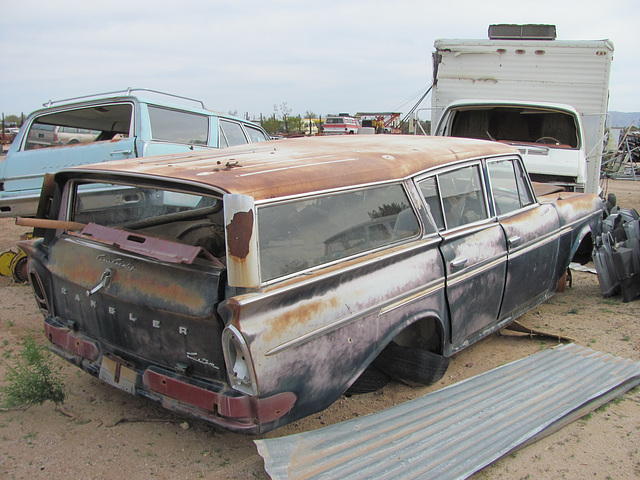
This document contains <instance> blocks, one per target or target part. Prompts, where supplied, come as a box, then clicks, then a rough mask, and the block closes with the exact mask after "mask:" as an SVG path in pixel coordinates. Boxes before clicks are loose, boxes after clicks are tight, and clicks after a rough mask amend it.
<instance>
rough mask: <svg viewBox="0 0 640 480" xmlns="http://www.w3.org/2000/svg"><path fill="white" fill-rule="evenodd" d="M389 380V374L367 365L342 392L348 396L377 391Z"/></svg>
mask: <svg viewBox="0 0 640 480" xmlns="http://www.w3.org/2000/svg"><path fill="white" fill-rule="evenodd" d="M390 381H391V377H389V375H387V374H386V373H384V372H383V371H381V370H379V369H378V368H376V367H374V366H371V365H369V366H368V367H367V368H366V369H365V371H364V372H362V373H361V374H360V376H359V377H358V378H357V379H356V381H355V382H353V384H352V385H351V386H350V387H349V388H348V389H347V391H346V392H345V393H344V394H345V395H346V396H348V397H350V396H351V395H360V394H363V393H371V392H377V391H378V390H380V389H381V388H382V387H384V386H385V385H387V384H388V383H389V382H390Z"/></svg>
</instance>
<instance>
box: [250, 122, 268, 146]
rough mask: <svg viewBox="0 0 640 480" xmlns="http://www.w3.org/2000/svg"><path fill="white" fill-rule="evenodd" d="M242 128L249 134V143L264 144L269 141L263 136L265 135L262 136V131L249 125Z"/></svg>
mask: <svg viewBox="0 0 640 480" xmlns="http://www.w3.org/2000/svg"><path fill="white" fill-rule="evenodd" d="M244 128H245V129H246V130H247V133H248V134H249V140H250V141H251V143H255V142H264V141H267V140H269V139H268V138H267V137H266V136H265V134H264V132H263V131H262V130H259V129H257V128H253V127H250V126H249V125H245V126H244Z"/></svg>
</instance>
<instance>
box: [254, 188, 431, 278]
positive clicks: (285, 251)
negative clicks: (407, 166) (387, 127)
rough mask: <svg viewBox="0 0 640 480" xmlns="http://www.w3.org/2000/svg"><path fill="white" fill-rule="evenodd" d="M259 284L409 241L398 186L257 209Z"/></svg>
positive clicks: (414, 227) (411, 232)
mask: <svg viewBox="0 0 640 480" xmlns="http://www.w3.org/2000/svg"><path fill="white" fill-rule="evenodd" d="M257 218H258V239H259V247H258V248H259V251H260V252H259V256H260V269H261V276H262V280H263V281H268V280H272V279H274V278H277V277H281V276H284V275H289V274H292V273H295V272H299V271H302V270H305V269H308V268H311V267H314V266H317V265H321V264H324V263H328V262H332V261H335V260H337V259H340V258H344V257H349V256H352V255H356V254H360V253H363V252H366V251H369V250H374V249H377V248H380V247H382V246H384V245H388V244H392V243H395V242H397V241H400V240H403V239H406V238H410V237H414V236H416V235H417V234H418V232H419V224H418V220H417V218H416V215H415V213H414V211H413V209H412V208H411V206H410V203H409V200H408V199H407V196H406V194H405V192H404V189H403V188H402V186H401V185H392V186H387V187H377V188H370V189H367V190H359V191H354V192H349V193H340V194H334V195H326V196H322V197H317V198H313V199H307V200H299V201H295V202H288V203H282V204H278V205H273V206H264V207H260V208H259V209H258V213H257Z"/></svg>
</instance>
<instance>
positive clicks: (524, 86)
mask: <svg viewBox="0 0 640 480" xmlns="http://www.w3.org/2000/svg"><path fill="white" fill-rule="evenodd" d="M555 37H556V35H555V26H553V25H491V26H490V27H489V39H488V40H436V42H435V44H434V47H435V51H434V53H433V77H434V78H433V91H432V93H431V103H432V105H431V106H432V109H431V133H432V135H443V136H456V137H471V138H483V139H487V140H496V141H500V142H506V143H510V144H512V145H515V146H517V147H518V149H519V150H520V152H521V154H522V156H523V158H524V160H525V163H526V165H527V169H528V170H529V173H530V176H531V177H532V179H533V180H535V181H542V182H548V183H553V184H557V185H561V186H563V187H564V188H566V189H567V190H574V191H587V192H591V193H596V192H597V191H598V187H599V178H600V165H601V161H602V147H603V138H604V132H605V121H606V114H607V105H608V99H609V74H610V71H611V61H612V59H613V44H612V43H611V42H610V41H609V40H594V41H591V40H577V41H560V40H556V39H555Z"/></svg>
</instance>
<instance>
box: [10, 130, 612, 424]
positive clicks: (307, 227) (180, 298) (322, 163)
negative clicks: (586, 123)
mask: <svg viewBox="0 0 640 480" xmlns="http://www.w3.org/2000/svg"><path fill="white" fill-rule="evenodd" d="M601 219H602V200H601V199H600V198H599V197H598V196H596V195H592V194H576V193H565V192H562V193H554V194H552V195H547V196H544V197H541V198H536V195H535V193H534V190H533V188H532V184H531V182H530V181H529V178H528V175H527V173H526V171H525V170H524V167H523V163H522V159H521V158H520V156H519V154H518V151H517V150H516V149H515V148H513V147H510V146H506V145H502V144H499V143H492V142H485V141H481V140H466V139H456V138H429V137H412V136H391V135H380V136H375V137H374V136H342V137H315V138H302V139H291V140H286V141H278V142H264V143H261V144H256V145H249V146H245V147H234V148H232V149H227V150H224V151H216V152H213V151H207V152H193V153H187V154H175V155H168V156H160V157H150V158H140V159H133V160H123V161H115V162H109V163H102V164H97V165H88V166H82V167H77V168H73V169H68V170H65V171H62V172H59V173H57V174H56V175H55V177H49V178H47V180H45V185H44V187H43V195H42V198H41V202H40V207H39V218H37V219H30V220H29V219H25V220H23V221H24V222H26V223H29V224H32V225H34V226H36V227H37V228H36V233H37V234H41V235H42V238H39V239H37V240H30V241H26V242H23V243H21V248H22V249H23V250H25V251H26V252H27V254H28V257H29V267H28V270H29V279H30V283H31V285H32V287H33V291H34V294H35V298H36V300H37V303H38V305H39V306H40V309H41V310H42V313H43V314H44V317H45V332H46V335H47V337H48V339H49V340H50V342H51V348H52V349H53V351H55V352H56V353H57V354H59V355H60V356H62V357H63V358H65V359H67V360H68V361H70V362H72V363H74V364H76V365H77V366H79V367H81V368H82V369H83V370H85V371H87V372H89V373H91V374H92V375H95V376H96V377H99V378H100V379H102V380H103V381H105V382H107V383H109V384H111V385H113V386H114V387H117V388H120V389H123V390H126V391H128V392H130V393H132V394H137V395H141V396H144V397H146V398H149V399H151V400H154V401H156V402H159V403H160V404H162V405H163V406H165V407H166V408H169V409H172V410H174V411H178V412H181V413H184V414H188V415H192V416H195V417H198V418H201V419H205V420H207V421H209V422H212V423H214V424H216V425H219V426H222V427H225V428H228V429H231V430H236V431H242V432H246V433H261V432H266V431H268V430H271V429H274V428H277V427H279V426H281V425H284V424H286V423H288V422H291V421H293V420H296V419H299V418H301V417H304V416H306V415H309V414H312V413H314V412H318V411H320V410H322V409H324V408H326V407H328V406H329V405H331V403H332V402H334V401H335V400H336V399H337V398H338V397H339V396H340V395H342V394H343V393H344V392H345V391H347V390H348V389H350V388H356V389H358V385H360V387H362V385H364V388H365V389H366V388H367V386H369V387H370V386H371V383H370V381H371V379H374V380H375V379H376V378H378V377H377V376H376V375H375V372H380V371H382V372H383V373H384V375H387V376H391V377H392V378H395V379H398V380H401V381H405V382H409V383H418V384H428V383H432V382H435V381H437V380H438V379H440V378H441V377H442V375H443V374H444V372H445V370H446V368H447V366H448V362H449V358H450V357H451V356H452V355H453V354H455V353H456V352H458V351H459V350H461V349H462V348H465V347H466V346H468V345H470V344H472V343H473V342H476V341H478V340H480V339H481V338H483V337H485V336H486V335H488V334H490V333H491V332H495V331H497V330H499V329H501V328H503V327H505V326H506V325H507V324H509V323H510V322H511V321H513V320H514V319H515V318H516V317H518V316H519V315H521V314H522V313H524V312H525V311H527V310H528V309H530V308H532V307H533V306H534V305H536V304H538V303H540V302H542V301H544V300H545V299H547V298H549V297H550V296H551V295H553V293H554V292H555V290H556V286H557V284H558V281H559V279H561V278H562V277H563V276H564V275H565V273H566V271H567V268H568V266H569V262H570V261H571V260H572V259H574V258H575V259H576V260H579V261H582V262H584V261H587V260H588V259H589V258H590V254H591V250H592V246H591V245H592V244H591V237H592V235H594V234H597V232H598V229H599V226H600V222H601ZM372 372H374V374H372ZM359 382H360V383H359ZM373 383H375V381H373Z"/></svg>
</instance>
